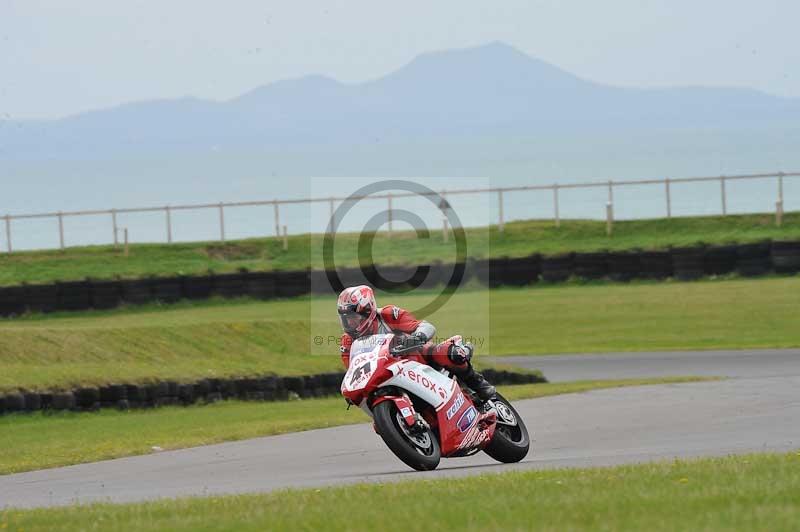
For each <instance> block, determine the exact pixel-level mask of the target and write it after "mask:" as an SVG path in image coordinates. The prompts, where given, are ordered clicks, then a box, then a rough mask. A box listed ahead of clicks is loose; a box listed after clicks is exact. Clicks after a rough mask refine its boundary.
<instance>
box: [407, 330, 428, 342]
mask: <svg viewBox="0 0 800 532" xmlns="http://www.w3.org/2000/svg"><path fill="white" fill-rule="evenodd" d="M428 340H429V338H428V336H427V335H426V334H425V333H424V332H422V331H417V332H415V333H414V334H412V335H411V341H412V342H414V343H415V344H417V345H424V344H426V343H427V342H428Z"/></svg>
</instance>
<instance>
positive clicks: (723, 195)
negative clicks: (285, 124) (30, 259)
mask: <svg viewBox="0 0 800 532" xmlns="http://www.w3.org/2000/svg"><path fill="white" fill-rule="evenodd" d="M797 177H800V172H773V173H761V174H746V175H723V176H712V177H682V178H665V179H649V180H638V181H637V180H628V181H614V180H608V181H594V182H584V183H563V184H559V183H555V184H551V185H521V186H510V187H486V188H468V189H448V190H447V191H446V192H443V193H442V194H443V195H446V196H448V197H450V196H456V195H464V194H496V196H497V226H498V229H499V230H500V231H502V230H503V227H504V224H505V221H506V220H505V217H504V195H505V194H509V193H514V192H522V191H548V190H549V191H551V192H552V208H553V210H552V213H553V214H552V216H553V221H554V223H555V224H556V225H559V224H560V221H561V215H560V200H559V192H560V191H562V190H568V189H582V188H601V189H602V188H605V189H607V191H608V200H607V203H606V217H607V222H608V227H609V230H610V229H611V224H612V223H613V221H614V191H615V189H617V188H619V187H627V186H634V185H635V186H641V185H649V186H654V187H658V188H661V189H662V193H663V198H664V214H665V215H666V217H668V218H669V217H672V215H673V209H672V194H671V187H672V185H674V184H678V183H698V182H718V183H719V186H720V213H721V214H722V215H727V214H728V206H727V196H728V194H727V192H726V183H728V182H731V181H741V180H769V179H772V180H775V182H776V185H777V191H776V192H777V196H776V202H775V215H776V220H777V222H778V223H780V220H781V217H782V215H783V209H784V180H785V179H786V178H797ZM416 195H417V194H415V193H412V192H409V193H383V194H373V195H369V196H347V197H344V196H341V197H336V196H332V197H309V198H299V199H283V200H280V199H272V200H263V201H242V202H229V203H223V202H221V203H206V204H193V205H165V206H162V207H132V208H121V209H98V210H85V211H63V212H47V213H36V214H15V215H10V214H6V215H5V216H2V217H0V220H2V221H3V222H4V225H5V237H6V238H5V240H6V250H7V251H8V253H12V252H13V251H14V245H13V236H14V235H13V225H12V222H14V221H20V220H33V219H53V220H55V221H56V222H57V227H58V242H59V247H60V248H61V249H63V248H64V247H65V234H64V233H65V230H64V219H65V218H68V217H81V216H98V215H99V216H108V217H109V222H110V225H109V229H110V233H111V235H112V239H111V241H112V242H113V243H114V244H115V245H118V244H119V235H120V227H119V225H118V223H117V216H118V215H120V214H133V213H157V212H163V213H164V238H165V241H166V242H167V243H172V242H173V230H172V229H173V228H172V213H173V212H176V211H192V210H211V211H216V216H217V217H218V227H219V240H220V241H221V242H225V240H226V232H225V211H226V209H236V208H241V207H256V206H272V207H273V209H274V218H275V235H276V236H279V237H280V236H284V237H285V233H286V226H285V225H284V226H282V225H281V206H286V205H292V204H309V205H310V204H315V203H322V204H324V203H328V204H329V205H330V216H331V217H332V216H334V211H335V207H336V204H337V203H338V202H342V201H344V200H383V201H386V202H387V207H388V208H387V210H388V212H389V216H388V219H389V226H388V230H389V231H391V230H392V226H391V220H392V215H391V212H392V200H393V199H396V198H403V197H411V196H416ZM282 229H283V232H282ZM321 229H324V228H321ZM282 233H283V234H282Z"/></svg>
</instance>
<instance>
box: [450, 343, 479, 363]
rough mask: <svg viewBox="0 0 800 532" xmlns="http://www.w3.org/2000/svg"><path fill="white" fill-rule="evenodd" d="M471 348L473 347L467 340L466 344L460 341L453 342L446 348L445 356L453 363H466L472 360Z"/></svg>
mask: <svg viewBox="0 0 800 532" xmlns="http://www.w3.org/2000/svg"><path fill="white" fill-rule="evenodd" d="M473 350H474V348H473V347H472V344H471V343H469V342H467V343H466V344H462V343H461V342H458V343H455V342H453V343H452V344H450V347H449V348H448V349H447V356H448V358H450V360H451V361H452V362H453V363H455V364H466V363H467V362H469V361H470V360H472V351H473Z"/></svg>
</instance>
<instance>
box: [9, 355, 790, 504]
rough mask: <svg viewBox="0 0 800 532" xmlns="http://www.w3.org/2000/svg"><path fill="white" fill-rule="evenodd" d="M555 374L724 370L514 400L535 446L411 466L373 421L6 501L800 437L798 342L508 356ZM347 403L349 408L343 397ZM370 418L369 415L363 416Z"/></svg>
mask: <svg viewBox="0 0 800 532" xmlns="http://www.w3.org/2000/svg"><path fill="white" fill-rule="evenodd" d="M497 360H498V361H502V362H504V363H511V364H515V365H519V366H522V367H536V368H539V369H541V370H542V371H543V372H544V374H545V375H546V376H547V377H548V378H549V379H550V380H552V381H572V380H587V379H608V378H630V377H645V376H646V377H657V376H677V375H701V376H719V377H726V378H725V379H724V380H718V381H707V382H696V383H685V384H665V385H651V386H642V387H631V388H616V389H606V390H597V391H591V392H584V393H577V394H567V395H559V396H552V397H544V398H539V399H531V400H525V401H518V402H516V403H515V405H516V407H517V409H518V410H519V412H520V414H521V415H522V416H523V417H524V418H525V421H526V423H527V425H528V427H529V429H530V430H531V431H532V437H533V446H532V452H531V453H530V454H529V455H528V457H527V458H526V459H525V460H524V461H523V462H521V463H519V464H514V465H501V464H498V463H496V462H494V461H493V460H491V459H490V458H489V457H487V456H485V455H483V454H482V453H481V454H479V455H476V456H473V457H468V458H458V459H443V460H442V463H441V465H440V466H439V469H438V470H437V471H432V472H426V473H417V472H413V471H411V470H409V469H408V468H406V467H405V466H404V465H403V464H402V463H401V462H400V461H399V460H398V459H397V458H395V457H394V455H392V454H391V452H390V451H389V450H388V448H386V446H385V445H384V444H383V442H382V441H381V439H380V438H379V437H378V436H377V435H376V434H375V433H374V432H373V430H372V427H371V424H369V423H364V424H361V425H350V426H343V427H336V428H330V429H321V430H311V431H307V432H299V433H293V434H284V435H280V436H271V437H265V438H256V439H252V440H246V441H239V442H232V443H223V444H219V445H210V446H206V447H196V448H192V449H184V450H177V451H168V452H159V453H155V454H152V455H147V456H137V457H131V458H122V459H118V460H110V461H105V462H97V463H92V464H82V465H76V466H70V467H63V468H57V469H49V470H43V471H34V472H29V473H21V474H14V475H7V476H2V477H0V508H3V507H20V508H24V507H41V506H56V505H66V504H72V503H76V502H78V503H89V502H97V501H105V502H132V501H143V500H150V499H155V498H160V497H179V496H192V495H212V494H213V495H218V494H232V493H244V492H265V491H271V490H276V489H282V488H289V487H293V488H301V487H314V486H319V487H322V486H330V485H336V484H344V483H354V482H364V481H366V482H386V481H399V480H411V479H421V478H438V477H445V476H467V475H475V474H482V473H496V472H501V471H505V470H511V469H530V468H555V467H569V466H605V465H616V464H622V463H635V462H644V461H653V460H665V459H671V458H686V457H694V456H718V455H727V454H732V453H748V452H760V451H776V452H780V451H790V450H794V449H797V448H800V392H798V390H800V350H796V349H795V350H748V351H713V352H712V351H708V352H703V351H701V352H664V353H639V354H635V353H621V354H605V355H603V354H599V355H597V354H595V355H562V356H536V357H504V358H500V359H497ZM342 408H345V406H344V402H343V404H342ZM365 420H366V418H365Z"/></svg>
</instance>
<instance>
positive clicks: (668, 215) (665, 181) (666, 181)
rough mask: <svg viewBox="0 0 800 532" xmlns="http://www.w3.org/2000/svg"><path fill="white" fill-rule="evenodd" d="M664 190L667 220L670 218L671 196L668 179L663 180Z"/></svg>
mask: <svg viewBox="0 0 800 532" xmlns="http://www.w3.org/2000/svg"><path fill="white" fill-rule="evenodd" d="M664 189H665V190H666V193H667V218H672V196H671V195H670V190H669V178H666V179H665V180H664Z"/></svg>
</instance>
